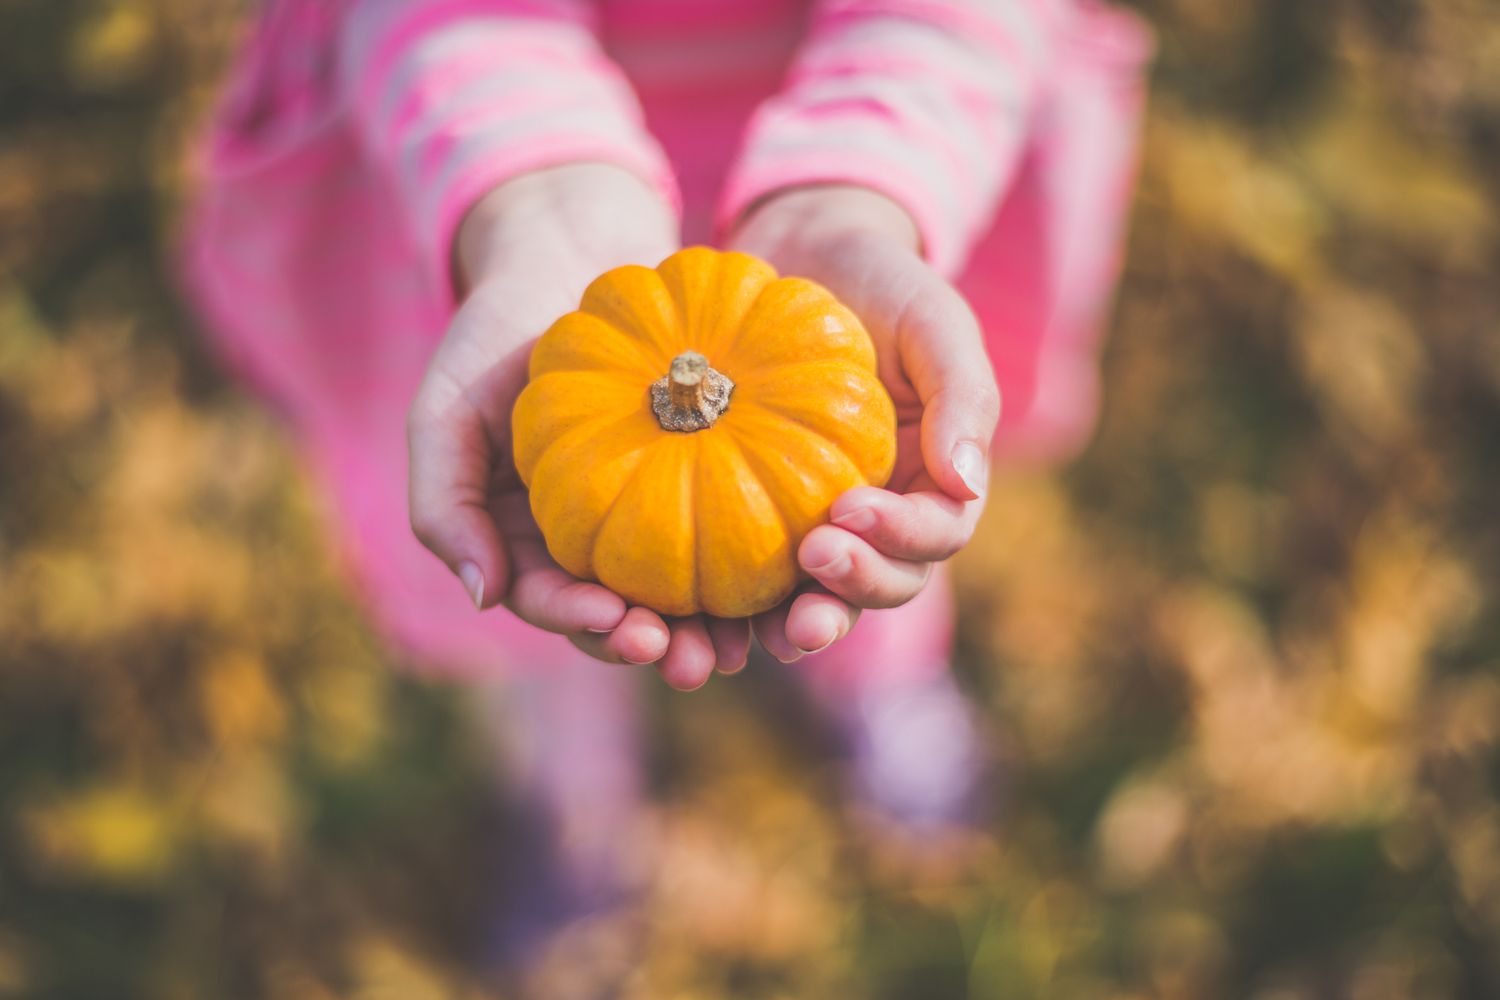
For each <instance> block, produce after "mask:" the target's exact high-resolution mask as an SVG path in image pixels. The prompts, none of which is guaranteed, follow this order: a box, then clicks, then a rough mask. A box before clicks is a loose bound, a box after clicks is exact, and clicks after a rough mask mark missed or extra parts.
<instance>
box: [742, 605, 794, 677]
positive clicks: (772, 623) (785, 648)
mask: <svg viewBox="0 0 1500 1000" xmlns="http://www.w3.org/2000/svg"><path fill="white" fill-rule="evenodd" d="M794 599H795V598H794V597H789V598H787V599H786V600H784V601H782V602H781V603H780V604H778V605H776V607H774V608H772V609H771V610H770V611H763V612H761V613H760V614H758V615H756V616H755V617H754V618H752V619H750V629H751V631H752V632H754V633H755V638H756V639H757V640H759V641H760V645H761V648H762V649H764V650H765V651H766V652H767V653H770V654H771V655H772V656H774V657H776V659H778V660H780V661H781V662H782V663H795V662H796V661H797V660H799V659H801V658H802V650H800V649H798V648H797V647H796V645H795V644H794V643H793V642H792V640H790V639H788V638H787V637H786V617H787V615H788V614H790V613H791V610H792V601H793V600H794Z"/></svg>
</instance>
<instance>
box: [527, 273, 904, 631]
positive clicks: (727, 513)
mask: <svg viewBox="0 0 1500 1000" xmlns="http://www.w3.org/2000/svg"><path fill="white" fill-rule="evenodd" d="M530 375H531V381H530V383H529V384H528V385H527V386H526V388H525V390H524V391H522V393H521V396H520V398H519V399H518V400H517V401H516V408H515V412H514V419H513V421H512V425H513V432H514V439H515V440H514V445H515V460H516V468H517V471H519V473H520V475H521V480H522V482H524V483H525V484H526V485H527V487H529V488H530V490H531V510H532V513H533V514H534V515H535V517H536V521H537V524H538V525H540V527H541V529H542V535H543V537H544V538H545V539H546V541H547V548H548V550H549V551H550V552H551V553H552V557H553V558H554V559H556V560H557V562H558V564H559V565H561V566H562V567H563V568H564V569H566V570H567V571H568V572H570V573H572V574H573V575H575V576H578V577H580V578H583V579H591V580H598V581H599V582H600V583H602V584H604V585H605V586H606V587H609V588H610V589H611V590H613V591H615V592H616V593H618V594H620V595H621V596H622V597H624V598H626V599H627V600H629V601H631V602H633V603H636V604H642V605H645V606H646V607H650V608H654V609H655V610H657V611H660V612H662V613H663V614H668V615H688V614H695V613H697V612H700V611H704V612H707V613H709V614H712V615H719V616H722V617H726V618H739V617H744V616H747V615H752V614H756V613H757V612H760V611H765V610H767V609H768V608H772V607H774V606H775V605H776V604H778V603H779V602H781V601H782V600H784V599H785V598H786V597H787V596H788V595H789V594H790V593H791V592H792V589H793V588H794V587H795V586H796V583H797V579H798V576H799V569H798V566H797V557H796V553H797V546H798V544H799V543H800V542H801V541H802V538H803V536H804V535H806V534H807V532H808V531H810V530H811V529H812V528H813V527H814V526H815V525H817V524H820V523H822V522H823V521H824V520H826V519H827V517H828V508H829V506H830V505H831V504H832V503H833V501H834V499H835V498H836V497H837V496H838V495H839V494H841V493H843V492H844V491H845V490H848V489H850V488H852V487H855V486H860V485H865V484H869V485H874V486H884V485H885V483H886V480H887V479H888V478H890V474H891V467H892V465H893V464H894V462H895V456H896V415H895V407H894V406H893V405H892V403H891V398H890V396H889V395H887V393H886V391H885V387H884V386H882V385H881V384H880V380H879V379H878V378H877V377H876V374H875V349H874V346H873V345H872V344H871V343H870V337H869V335H868V334H867V333H866V332H865V329H864V327H863V326H861V325H860V322H859V320H858V318H856V317H855V315H854V314H853V313H852V312H850V311H849V310H848V309H847V308H846V307H844V306H843V305H841V304H840V303H839V302H838V300H836V299H835V298H834V297H833V295H832V294H831V293H830V292H829V291H828V290H827V289H825V288H823V287H822V286H820V285H817V284H814V283H813V282H811V281H806V280H804V279H802V278H778V277H777V276H776V271H775V270H774V269H773V268H772V267H771V266H770V265H769V264H767V263H765V262H764V261H761V260H758V259H756V258H754V257H751V256H748V255H746V254H741V253H720V252H718V251H716V250H710V249H707V248H704V247H692V248H689V249H687V250H682V251H679V252H678V253H675V254H673V255H672V256H670V257H668V258H667V259H666V260H665V261H663V262H662V263H661V265H660V266H658V267H656V268H655V269H652V268H648V267H638V266H634V265H632V266H627V267H620V268H616V269H614V270H612V271H609V272H607V273H606V274H604V275H602V276H600V277H599V278H597V279H595V280H594V282H593V283H592V284H591V285H589V287H588V290H587V291H585V292H584V294H583V301H582V303H581V305H580V306H579V309H578V311H577V312H572V313H569V314H568V315H566V316H564V317H562V318H561V319H559V320H558V321H557V322H556V323H554V324H553V325H552V327H551V328H550V329H548V330H547V332H546V333H544V334H543V335H542V337H541V339H540V340H538V341H537V344H536V347H535V349H534V350H533V351H532V355H531V371H530Z"/></svg>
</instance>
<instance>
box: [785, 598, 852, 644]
mask: <svg viewBox="0 0 1500 1000" xmlns="http://www.w3.org/2000/svg"><path fill="white" fill-rule="evenodd" d="M857 621H859V609H858V608H856V607H854V606H853V605H851V604H850V603H849V602H848V601H845V600H844V599H843V598H841V597H836V596H835V595H833V594H830V593H828V592H827V591H826V590H823V589H822V588H819V589H817V590H809V591H807V592H806V593H803V594H799V595H797V597H796V599H795V600H793V601H792V606H791V608H790V609H789V610H788V611H787V616H786V637H787V641H788V642H790V643H791V644H792V645H793V646H795V647H796V648H797V649H799V650H801V651H802V652H804V653H817V652H821V651H822V650H825V649H827V648H828V647H829V646H831V645H833V644H834V643H835V642H837V641H838V640H840V639H842V638H843V637H844V636H846V635H848V634H849V630H850V629H852V628H853V627H854V623H855V622H857Z"/></svg>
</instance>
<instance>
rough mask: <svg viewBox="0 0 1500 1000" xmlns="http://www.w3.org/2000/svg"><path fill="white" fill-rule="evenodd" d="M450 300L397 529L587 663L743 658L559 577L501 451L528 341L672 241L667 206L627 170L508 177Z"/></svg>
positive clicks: (714, 639)
mask: <svg viewBox="0 0 1500 1000" xmlns="http://www.w3.org/2000/svg"><path fill="white" fill-rule="evenodd" d="M455 244H456V246H455V255H454V256H455V259H454V267H455V277H456V278H457V280H458V284H459V287H460V289H461V290H466V291H467V295H466V297H465V300H464V303H463V306H462V308H460V309H459V311H458V313H457V314H456V315H455V316H454V318H453V323H452V326H451V327H450V328H449V330H448V333H447V334H446V336H445V337H444V338H443V342H442V344H441V345H440V346H439V347H438V349H437V351H436V353H435V354H434V355H433V359H432V362H431V364H430V365H429V367H428V370H427V373H426V376H425V377H424V379H423V381H422V386H421V388H420V389H419V390H418V392H417V397H416V399H415V401H414V402H413V404H412V408H411V412H410V415H409V419H408V441H409V443H410V448H411V466H410V484H411V498H410V499H411V522H412V528H413V530H415V532H416V534H417V537H418V538H420V539H421V540H422V543H423V544H424V545H426V546H427V547H428V548H429V549H431V550H432V551H433V552H434V553H436V554H437V556H438V557H439V558H441V559H442V560H443V561H444V562H445V563H447V564H448V567H449V569H451V570H452V571H453V572H454V573H455V574H457V575H458V577H459V579H460V580H462V581H463V584H464V587H465V589H467V590H468V592H469V594H470V596H471V597H472V598H473V600H474V603H475V604H476V605H477V606H478V607H480V608H488V607H491V606H493V605H495V604H499V603H504V604H505V605H506V606H507V607H509V608H510V609H511V610H512V611H514V612H515V613H516V614H517V615H519V616H520V617H521V618H522V619H524V620H525V621H527V622H530V623H531V624H533V625H536V626H538V627H540V628H543V629H547V630H548V631H551V632H559V633H562V634H564V635H567V636H568V637H569V638H570V639H572V641H573V642H574V643H575V644H576V645H578V646H579V647H580V648H582V649H583V650H585V651H586V652H588V653H590V654H591V655H593V656H596V657H598V658H599V659H602V660H609V661H622V660H623V661H627V662H631V663H658V661H659V663H658V665H659V669H660V671H661V674H662V676H663V678H665V679H666V681H667V683H669V684H671V685H672V686H674V687H678V688H682V689H691V688H695V687H697V686H699V685H701V684H702V683H703V682H704V681H706V680H707V679H708V677H709V675H710V674H711V673H712V672H713V670H714V669H715V667H716V666H717V668H718V669H720V670H723V671H726V672H731V671H734V670H737V669H738V668H739V667H740V666H742V665H743V664H744V661H745V655H746V653H747V651H748V648H749V642H750V635H749V629H748V628H747V626H746V623H744V622H742V621H741V622H727V621H721V620H717V619H707V618H703V617H694V618H686V619H674V620H673V621H672V622H671V623H670V624H669V623H668V622H666V621H664V620H663V619H662V617H661V616H660V615H658V614H656V612H654V611H651V610H649V609H646V608H641V607H627V605H626V603H625V601H624V600H623V599H622V598H621V597H620V596H619V595H618V594H616V593H614V592H613V591H611V590H609V589H608V588H606V587H603V586H601V585H599V584H597V583H589V582H585V581H582V580H579V579H577V578H575V577H573V576H570V575H569V574H568V573H567V572H565V571H564V570H563V569H561V568H560V567H559V566H558V565H557V564H556V563H555V562H553V560H552V558H551V557H550V556H549V555H548V554H547V548H546V545H545V544H544V543H543V541H542V536H541V532H540V531H539V530H538V528H537V525H536V522H535V521H534V520H533V519H532V516H531V507H530V503H529V499H528V497H527V493H526V489H525V487H524V486H523V485H522V484H521V482H520V479H519V477H518V476H517V475H516V470H515V466H514V464H513V461H512V455H511V427H510V417H511V409H512V408H513V407H514V405H515V401H516V397H517V396H518V395H519V394H520V392H521V389H522V388H524V387H525V385H526V375H527V361H528V359H529V357H530V355H531V346H532V343H533V342H534V341H535V340H536V338H537V337H538V336H540V334H541V333H542V331H543V330H545V329H546V328H547V327H548V326H549V325H550V324H551V323H552V321H553V320H555V319H557V318H558V317H559V316H562V315H563V314H564V313H567V312H570V311H572V310H573V309H576V308H577V307H578V302H579V299H580V298H581V297H582V295H583V290H584V288H585V287H586V286H587V284H588V283H589V282H590V281H591V280H593V279H594V278H595V277H597V276H598V275H599V274H601V273H603V272H604V271H607V270H609V269H610V268H612V267H616V266H619V265H621V264H628V263H638V264H646V265H649V266H655V265H656V264H657V263H658V262H660V261H661V260H662V258H664V257H666V256H667V255H668V254H670V253H671V252H672V251H674V250H675V249H677V245H676V236H675V223H674V220H673V219H672V216H671V213H670V212H669V211H668V210H667V208H666V207H665V206H664V205H662V204H661V202H660V200H659V199H658V198H657V197H656V195H655V194H654V193H653V192H651V190H650V189H649V188H648V187H647V186H646V185H645V184H644V183H643V182H641V181H640V180H638V179H637V178H636V177H635V176H634V175H632V174H630V173H627V172H626V171H624V170H621V169H619V168H616V167H611V166H606V165H603V164H574V165H569V166H563V167H556V168H552V169H548V170H542V171H538V172H536V173H532V174H526V175H524V176H522V177H518V178H516V179H515V180H512V181H510V182H508V183H506V184H504V185H501V186H500V187H499V188H497V189H496V190H495V191H493V192H491V194H490V195H488V196H487V197H486V198H485V199H484V200H483V201H481V202H480V203H479V204H478V205H476V206H475V208H474V209H473V210H472V211H471V212H470V213H469V215H468V216H467V217H466V219H465V220H464V223H463V225H462V226H461V227H460V230H459V234H458V237H457V239H456V240H455Z"/></svg>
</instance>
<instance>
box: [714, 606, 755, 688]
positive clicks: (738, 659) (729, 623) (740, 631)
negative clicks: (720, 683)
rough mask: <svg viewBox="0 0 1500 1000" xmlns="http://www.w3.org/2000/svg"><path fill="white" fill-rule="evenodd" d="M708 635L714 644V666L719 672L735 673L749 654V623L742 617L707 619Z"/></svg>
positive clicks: (739, 669) (743, 667) (741, 667)
mask: <svg viewBox="0 0 1500 1000" xmlns="http://www.w3.org/2000/svg"><path fill="white" fill-rule="evenodd" d="M708 637H709V639H710V640H712V642H713V644H714V668H715V669H716V670H718V671H719V673H721V674H737V673H739V672H740V671H741V670H743V669H745V662H746V660H747V659H749V656H750V623H749V622H747V621H745V619H743V618H710V619H708Z"/></svg>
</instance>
